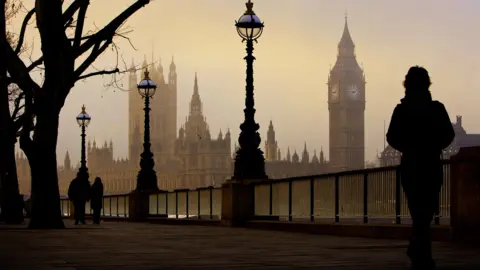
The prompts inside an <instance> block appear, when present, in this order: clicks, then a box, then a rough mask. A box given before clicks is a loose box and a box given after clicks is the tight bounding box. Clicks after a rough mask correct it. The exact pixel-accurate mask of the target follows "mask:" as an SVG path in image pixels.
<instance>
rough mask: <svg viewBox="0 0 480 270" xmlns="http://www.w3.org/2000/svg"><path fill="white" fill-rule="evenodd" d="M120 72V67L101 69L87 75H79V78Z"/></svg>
mask: <svg viewBox="0 0 480 270" xmlns="http://www.w3.org/2000/svg"><path fill="white" fill-rule="evenodd" d="M118 72H120V70H119V69H118V68H115V69H112V70H100V71H95V72H91V73H87V74H85V75H81V76H79V77H78V80H83V79H86V78H88V77H93V76H98V75H108V74H114V73H118Z"/></svg>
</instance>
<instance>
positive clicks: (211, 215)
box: [208, 186, 213, 219]
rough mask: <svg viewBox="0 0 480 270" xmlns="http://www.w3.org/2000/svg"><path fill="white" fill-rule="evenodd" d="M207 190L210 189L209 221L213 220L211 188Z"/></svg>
mask: <svg viewBox="0 0 480 270" xmlns="http://www.w3.org/2000/svg"><path fill="white" fill-rule="evenodd" d="M208 188H209V189H210V219H213V187H212V186H209V187H208Z"/></svg>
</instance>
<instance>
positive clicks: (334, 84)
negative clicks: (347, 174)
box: [328, 17, 366, 171]
mask: <svg viewBox="0 0 480 270" xmlns="http://www.w3.org/2000/svg"><path fill="white" fill-rule="evenodd" d="M365 84H366V82H365V74H364V71H363V69H362V68H361V67H360V65H359V64H358V62H357V58H356V54H355V44H354V42H353V40H352V37H351V36H350V32H349V30H348V23H347V18H346V17H345V26H344V29H343V35H342V38H341V39H340V42H339V43H338V54H337V61H336V63H335V65H334V66H333V68H332V69H331V70H330V74H329V76H328V111H329V125H330V127H329V130H330V152H329V153H330V165H331V166H332V169H333V170H335V171H341V170H354V169H363V168H364V167H365V103H366V101H365Z"/></svg>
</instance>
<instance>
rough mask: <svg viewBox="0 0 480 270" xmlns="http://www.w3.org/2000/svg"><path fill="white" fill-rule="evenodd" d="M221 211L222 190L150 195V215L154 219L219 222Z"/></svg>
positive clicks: (212, 188)
mask: <svg viewBox="0 0 480 270" xmlns="http://www.w3.org/2000/svg"><path fill="white" fill-rule="evenodd" d="M221 211H222V189H221V188H215V187H212V186H210V187H203V188H198V189H195V190H189V189H178V190H174V191H161V192H159V193H155V194H151V195H150V207H149V214H150V216H152V217H168V218H195V219H215V220H217V219H220V216H221Z"/></svg>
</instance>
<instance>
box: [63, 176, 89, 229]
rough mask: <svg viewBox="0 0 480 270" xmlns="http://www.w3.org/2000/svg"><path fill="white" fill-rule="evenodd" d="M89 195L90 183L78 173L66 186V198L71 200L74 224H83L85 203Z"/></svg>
mask: <svg viewBox="0 0 480 270" xmlns="http://www.w3.org/2000/svg"><path fill="white" fill-rule="evenodd" d="M89 196H90V183H89V182H88V178H87V179H81V178H80V173H77V177H76V178H75V179H73V180H72V182H71V183H70V186H69V187H68V198H69V199H70V200H71V201H72V202H73V209H74V214H75V225H78V224H79V223H81V224H85V204H86V203H87V201H88V200H89Z"/></svg>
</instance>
